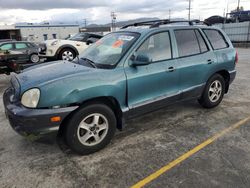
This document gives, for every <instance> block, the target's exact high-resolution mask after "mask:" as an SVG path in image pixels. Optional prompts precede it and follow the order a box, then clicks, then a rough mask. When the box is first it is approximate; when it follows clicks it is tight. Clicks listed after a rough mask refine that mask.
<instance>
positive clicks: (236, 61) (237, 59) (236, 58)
mask: <svg viewBox="0 0 250 188" xmlns="http://www.w3.org/2000/svg"><path fill="white" fill-rule="evenodd" d="M238 61H239V54H238V52H237V51H236V55H235V64H237V63H238Z"/></svg>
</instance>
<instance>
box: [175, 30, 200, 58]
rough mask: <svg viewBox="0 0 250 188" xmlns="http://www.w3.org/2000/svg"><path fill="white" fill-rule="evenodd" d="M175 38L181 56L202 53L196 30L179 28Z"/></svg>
mask: <svg viewBox="0 0 250 188" xmlns="http://www.w3.org/2000/svg"><path fill="white" fill-rule="evenodd" d="M175 38H176V41H177V47H178V52H179V56H180V57H183V56H189V55H194V54H199V53H200V47H199V43H198V41H197V37H196V35H195V31H194V30H177V31H175Z"/></svg>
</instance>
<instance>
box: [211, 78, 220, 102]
mask: <svg viewBox="0 0 250 188" xmlns="http://www.w3.org/2000/svg"><path fill="white" fill-rule="evenodd" d="M221 93H222V85H221V82H220V81H219V80H215V81H213V82H212V84H211V85H210V87H209V90H208V97H209V100H210V101H211V102H217V101H218V100H219V99H220V97H221Z"/></svg>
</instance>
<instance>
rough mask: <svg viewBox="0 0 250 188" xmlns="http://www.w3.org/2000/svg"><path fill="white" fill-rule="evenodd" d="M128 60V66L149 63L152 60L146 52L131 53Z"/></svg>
mask: <svg viewBox="0 0 250 188" xmlns="http://www.w3.org/2000/svg"><path fill="white" fill-rule="evenodd" d="M130 60H131V61H130V66H133V67H136V66H144V65H149V64H150V63H151V62H152V60H151V59H150V58H149V56H148V55H146V54H137V55H132V56H131V58H130Z"/></svg>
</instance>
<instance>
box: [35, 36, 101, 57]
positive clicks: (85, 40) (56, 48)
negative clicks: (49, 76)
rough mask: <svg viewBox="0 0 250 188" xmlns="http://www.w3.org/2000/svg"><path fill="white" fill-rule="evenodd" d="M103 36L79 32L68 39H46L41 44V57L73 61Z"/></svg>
mask: <svg viewBox="0 0 250 188" xmlns="http://www.w3.org/2000/svg"><path fill="white" fill-rule="evenodd" d="M100 38H102V35H98V34H93V33H78V34H76V35H75V36H73V37H70V38H68V39H65V40H62V39H53V40H46V41H45V42H44V43H41V44H39V47H40V52H39V56H40V57H41V58H47V59H53V60H67V61H72V60H73V59H74V58H75V57H76V56H77V55H79V54H80V53H82V52H83V51H84V50H85V49H86V48H87V47H88V45H89V44H91V43H93V42H96V41H97V40H99V39H100Z"/></svg>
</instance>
